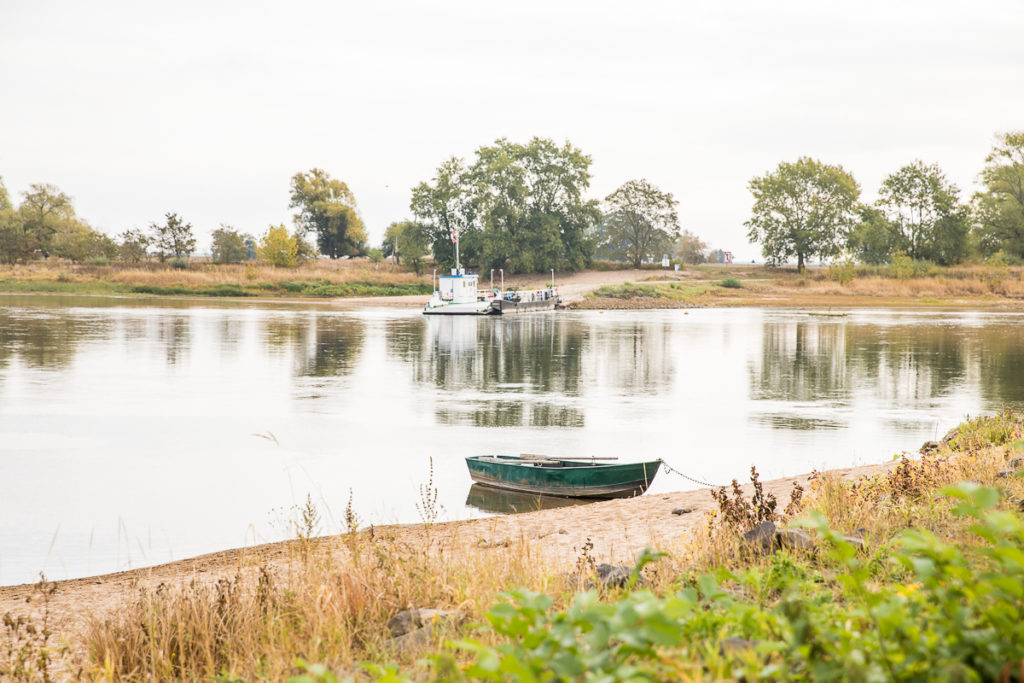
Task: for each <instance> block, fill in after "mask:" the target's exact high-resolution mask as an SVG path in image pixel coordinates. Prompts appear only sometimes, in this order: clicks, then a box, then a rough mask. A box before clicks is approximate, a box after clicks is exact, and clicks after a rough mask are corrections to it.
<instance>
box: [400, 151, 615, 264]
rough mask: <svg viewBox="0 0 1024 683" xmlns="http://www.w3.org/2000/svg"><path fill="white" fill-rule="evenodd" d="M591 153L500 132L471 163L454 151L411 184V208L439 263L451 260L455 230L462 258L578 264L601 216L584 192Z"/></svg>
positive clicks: (589, 252) (587, 254)
mask: <svg viewBox="0 0 1024 683" xmlns="http://www.w3.org/2000/svg"><path fill="white" fill-rule="evenodd" d="M590 161H591V160H590V157H589V156H587V155H586V154H583V152H582V151H580V150H579V149H578V148H576V147H574V146H573V145H571V144H570V143H565V144H563V145H558V144H556V143H555V142H554V141H552V140H549V139H546V138H533V139H531V140H530V141H529V142H527V143H525V144H521V143H514V142H509V141H508V140H506V139H504V138H502V139H499V140H495V141H494V143H493V144H491V145H485V146H483V147H480V148H479V149H478V150H477V151H476V158H475V160H474V162H473V164H472V165H471V166H468V167H467V166H466V165H465V164H464V163H463V162H462V160H460V159H456V158H453V159H449V160H448V161H446V162H444V163H443V164H442V165H441V166H440V167H439V168H438V169H437V172H436V174H435V176H434V178H433V179H432V180H431V182H425V183H420V184H419V185H418V186H416V187H415V188H413V196H412V202H411V204H410V209H411V210H412V213H413V215H414V216H415V217H416V218H417V219H418V221H419V222H420V223H421V224H422V225H423V227H424V230H425V232H426V235H427V241H428V243H429V244H430V245H431V247H432V249H433V254H434V260H435V262H436V263H438V264H441V265H444V266H447V265H454V260H455V259H454V252H455V249H454V242H453V240H454V239H455V237H456V236H457V237H458V240H459V253H460V255H461V258H462V261H463V262H464V263H474V262H475V263H479V264H480V265H481V266H482V267H485V268H486V267H495V268H498V267H500V268H505V269H506V271H508V272H538V271H543V270H547V269H548V268H552V267H567V268H570V269H573V270H578V269H580V268H583V267H584V266H586V264H587V263H589V262H590V259H591V258H592V256H593V247H594V244H593V242H594V240H593V233H594V229H595V227H596V225H597V223H598V221H599V220H600V212H599V210H598V208H597V204H596V202H594V201H593V200H586V199H584V198H583V196H582V195H583V192H584V191H585V190H586V189H587V188H588V187H589V184H590V170H589V169H590Z"/></svg>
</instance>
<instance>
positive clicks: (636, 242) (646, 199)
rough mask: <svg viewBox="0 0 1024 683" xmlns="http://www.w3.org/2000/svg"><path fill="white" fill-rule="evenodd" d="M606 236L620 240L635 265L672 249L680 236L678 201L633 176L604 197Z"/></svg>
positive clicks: (612, 240)
mask: <svg viewBox="0 0 1024 683" xmlns="http://www.w3.org/2000/svg"><path fill="white" fill-rule="evenodd" d="M605 202H606V203H607V206H608V210H607V211H606V213H605V222H604V229H605V234H604V239H605V240H606V241H609V242H621V243H622V244H623V245H624V246H625V249H626V253H627V257H628V259H629V261H630V262H632V264H633V267H634V268H639V267H640V264H641V263H642V262H643V261H644V260H646V259H650V258H653V257H655V256H657V255H658V254H662V253H665V252H668V251H670V250H671V247H672V244H673V243H674V241H675V240H676V239H677V238H678V236H679V216H678V215H677V214H676V205H677V204H678V203H679V202H677V201H676V200H675V198H674V197H673V196H672V193H671V192H662V191H661V190H660V189H658V188H657V187H655V186H654V185H652V184H651V183H650V182H648V181H647V180H644V179H641V180H630V181H629V182H627V183H625V184H623V185H622V186H621V187H620V188H619V189H617V190H615V192H612V193H611V194H610V195H608V196H607V197H605Z"/></svg>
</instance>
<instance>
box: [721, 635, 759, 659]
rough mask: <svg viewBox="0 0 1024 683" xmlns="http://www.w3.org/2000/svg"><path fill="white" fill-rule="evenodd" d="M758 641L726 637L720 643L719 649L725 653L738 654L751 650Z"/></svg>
mask: <svg viewBox="0 0 1024 683" xmlns="http://www.w3.org/2000/svg"><path fill="white" fill-rule="evenodd" d="M755 647H757V643H755V642H754V641H753V640H747V639H746V638H725V639H723V640H722V642H721V643H719V644H718V651H719V652H720V653H721V654H723V655H737V654H743V653H745V652H750V651H751V650H753V649H754V648H755Z"/></svg>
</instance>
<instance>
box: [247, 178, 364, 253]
mask: <svg viewBox="0 0 1024 683" xmlns="http://www.w3.org/2000/svg"><path fill="white" fill-rule="evenodd" d="M289 206H290V207H291V208H293V209H298V210H299V213H298V214H296V215H295V224H296V226H297V227H298V230H299V236H300V237H301V236H302V235H304V234H308V233H314V234H315V235H316V240H317V246H318V247H319V249H320V253H321V254H324V255H325V256H329V257H331V258H332V259H333V258H338V257H339V256H355V255H356V254H358V253H359V247H360V245H361V244H362V243H363V242H365V241H366V231H365V229H364V227H363V221H362V219H361V218H360V217H359V212H358V209H357V208H356V199H355V196H354V195H353V194H352V191H351V190H349V189H348V185H346V184H345V183H343V182H342V181H340V180H335V179H333V178H331V177H330V175H328V174H327V172H326V171H324V170H323V169H319V168H314V169H312V170H310V171H309V173H296V174H295V175H294V176H293V177H292V182H291V204H290V205H289ZM261 258H262V256H261Z"/></svg>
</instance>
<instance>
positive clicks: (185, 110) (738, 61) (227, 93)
mask: <svg viewBox="0 0 1024 683" xmlns="http://www.w3.org/2000/svg"><path fill="white" fill-rule="evenodd" d="M0 66H2V68H3V69H2V71H3V75H4V79H3V83H2V86H0V88H2V89H0V93H2V94H0V176H2V177H3V179H4V181H5V182H6V184H7V187H8V189H9V190H10V191H11V194H12V195H13V198H14V199H15V200H18V199H19V197H18V195H19V193H20V192H22V191H23V190H25V189H26V188H27V187H28V185H29V183H33V182H50V183H53V184H56V185H57V186H59V187H60V188H61V189H62V190H64V191H65V192H67V193H69V194H70V195H72V196H73V197H74V199H75V207H76V209H77V211H78V213H79V215H81V216H82V217H83V218H85V219H86V220H87V221H89V222H90V223H91V224H93V225H94V226H95V227H97V228H99V229H101V230H103V231H105V232H108V233H111V234H116V233H119V232H121V231H123V230H125V229H126V228H130V227H133V226H139V227H144V226H146V225H147V224H148V223H150V222H151V221H156V220H159V219H161V217H162V216H163V214H164V213H165V212H167V211H177V212H178V213H180V214H181V215H183V216H184V217H185V218H186V219H187V220H189V221H191V222H192V223H193V225H194V226H195V228H196V232H197V235H198V236H199V237H200V241H201V244H202V245H204V246H205V245H207V244H208V241H209V232H210V231H211V230H213V229H214V228H216V227H217V226H218V224H220V223H227V224H230V225H232V226H235V227H237V228H238V229H240V230H243V231H247V232H252V233H260V232H262V231H264V230H265V229H266V227H267V226H268V225H269V224H271V223H279V222H282V221H287V222H289V223H290V220H291V212H290V211H289V210H288V206H287V205H288V182H289V178H290V177H291V176H292V175H294V174H295V173H296V172H298V171H304V170H308V169H310V168H312V167H317V166H319V167H322V168H324V169H326V170H327V171H328V172H329V173H330V174H331V175H332V176H334V177H336V178H340V179H342V180H344V181H345V182H346V183H348V185H349V187H350V188H351V189H352V191H353V192H354V193H355V196H356V199H357V201H358V203H359V208H360V211H361V213H362V216H363V219H364V221H365V222H366V224H367V226H368V229H369V233H370V236H371V240H372V241H373V242H374V243H376V242H379V240H380V238H381V236H382V235H383V231H384V228H385V227H386V226H387V224H388V223H390V222H391V221H394V220H400V219H402V218H406V217H408V216H409V194H410V192H409V191H410V188H411V187H412V186H413V185H415V184H416V183H418V182H419V181H421V180H426V179H429V178H430V177H431V176H432V174H433V171H434V169H435V168H436V167H437V165H438V164H439V163H440V162H441V161H442V160H444V159H445V158H447V157H449V156H452V155H457V156H463V157H469V156H471V155H472V153H473V150H474V149H476V148H477V147H479V146H481V145H483V144H487V143H490V142H492V141H493V140H494V139H496V138H498V137H508V138H510V139H512V140H517V141H525V140H527V139H529V138H530V137H532V136H535V135H536V136H544V137H551V138H554V139H556V140H557V141H562V140H566V139H568V140H569V141H571V142H572V143H573V144H575V145H577V146H578V147H580V148H582V149H583V150H584V151H585V152H586V153H588V154H590V155H591V156H592V157H593V166H592V171H593V183H592V186H591V190H592V196H594V197H597V198H601V197H603V196H605V195H606V194H608V193H609V192H611V191H612V190H614V189H615V188H616V187H617V186H618V185H619V184H621V183H623V182H624V181H626V180H629V179H631V178H638V177H645V178H647V179H648V180H650V181H651V182H653V183H654V184H656V185H658V186H660V187H661V188H662V189H664V190H667V191H670V192H672V193H673V194H674V195H675V196H676V198H677V199H678V200H679V202H680V207H679V208H680V211H679V215H680V219H681V222H682V225H683V227H684V228H686V229H689V230H691V231H693V232H696V233H697V234H698V235H700V236H701V237H702V238H704V239H705V241H707V242H708V243H709V244H710V245H711V246H713V247H722V248H725V249H731V250H732V251H733V252H735V253H736V254H737V256H738V257H741V258H744V259H750V258H753V257H760V250H759V248H757V247H756V246H752V245H749V244H748V243H747V240H746V230H745V229H744V228H743V225H742V224H743V221H744V220H746V219H747V217H748V215H749V210H750V205H751V200H750V195H749V193H748V192H747V189H746V185H747V182H748V181H749V180H750V178H751V177H753V176H755V175H758V174H762V173H764V172H765V171H767V170H770V169H771V168H773V167H774V166H775V165H776V164H778V163H779V162H780V161H783V160H793V159H795V158H796V157H798V156H800V155H810V156H814V157H817V158H819V159H821V160H823V161H826V162H829V163H839V164H842V165H843V166H844V167H845V168H846V169H847V170H848V171H850V172H852V173H853V174H854V176H855V177H856V178H857V180H858V181H859V182H860V183H861V186H862V188H863V190H864V195H865V197H867V198H869V199H871V198H874V196H875V193H876V190H877V187H878V184H879V182H880V181H881V179H882V178H883V177H884V176H885V175H886V174H888V173H890V172H892V171H894V170H896V169H897V168H898V167H899V166H901V165H903V164H905V163H907V162H910V161H911V160H913V159H915V158H920V159H923V160H924V161H926V162H929V163H930V162H937V163H938V164H939V165H940V166H941V167H942V168H943V169H944V170H945V171H946V172H947V174H948V175H949V176H950V178H951V179H952V180H953V181H954V182H956V183H957V184H959V185H960V186H961V188H963V189H964V190H965V191H969V190H971V189H973V183H974V180H975V176H976V174H977V172H978V171H979V170H980V168H981V166H982V163H983V161H984V157H985V154H986V153H987V151H988V150H989V149H990V147H991V145H992V142H993V139H994V135H995V133H997V132H1000V131H1007V130H1015V129H1021V128H1024V3H1022V2H1021V0H1006V1H977V0H975V1H964V2H934V1H930V2H924V1H921V2H894V1H892V0H890V1H888V2H856V3H854V2H843V3H831V2H824V1H823V0H815V1H813V2H781V3H780V2H764V0H756V1H747V0H742V1H734V2H729V3H723V2H698V3H695V2H665V3H656V2H635V1H634V2H618V3H614V4H606V3H598V2H593V1H588V2H558V1H557V0H546V1H544V2H534V1H532V0H531V1H526V2H524V1H517V2H514V3H512V2H509V3H501V4H498V3H491V2H483V1H481V0H476V1H472V2H401V3H399V2H375V3H371V2H363V3H351V2H340V1H336V2H294V1H293V2H277V3H264V2H253V1H251V0H249V1H245V2H241V1H239V2H216V1H210V0H203V1H202V2H182V1H175V2H164V3H148V2H138V1H137V0H132V1H126V2H108V1H92V2H81V0H75V1H70V2H46V1H40V0H32V1H25V0H0Z"/></svg>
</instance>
